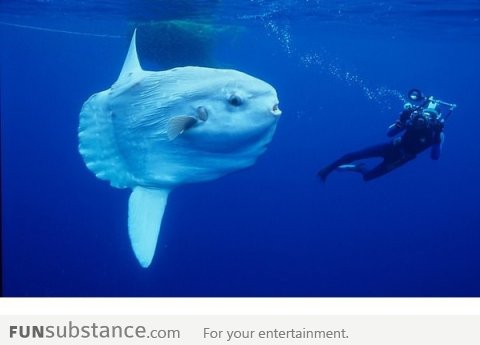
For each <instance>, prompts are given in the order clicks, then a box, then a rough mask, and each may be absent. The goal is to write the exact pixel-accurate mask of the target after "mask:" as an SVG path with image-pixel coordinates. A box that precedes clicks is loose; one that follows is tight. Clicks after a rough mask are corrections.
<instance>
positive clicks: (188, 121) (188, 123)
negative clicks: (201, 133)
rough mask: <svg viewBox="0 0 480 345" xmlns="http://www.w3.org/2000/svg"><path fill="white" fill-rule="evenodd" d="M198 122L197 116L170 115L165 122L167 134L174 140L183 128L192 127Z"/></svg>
mask: <svg viewBox="0 0 480 345" xmlns="http://www.w3.org/2000/svg"><path fill="white" fill-rule="evenodd" d="M197 122H198V120H197V118H195V117H193V116H187V115H180V116H175V117H172V118H171V119H170V120H169V121H168V124H167V136H168V139H169V140H174V139H175V138H176V137H178V136H179V135H180V134H182V133H183V132H184V131H185V130H187V129H189V128H190V127H192V126H193V125H194V124H196V123H197Z"/></svg>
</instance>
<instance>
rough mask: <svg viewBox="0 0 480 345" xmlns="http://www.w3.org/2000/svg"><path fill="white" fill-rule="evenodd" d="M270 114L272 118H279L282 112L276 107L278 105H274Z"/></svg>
mask: <svg viewBox="0 0 480 345" xmlns="http://www.w3.org/2000/svg"><path fill="white" fill-rule="evenodd" d="M270 112H271V113H272V114H273V115H274V116H280V115H281V114H282V111H281V110H280V108H279V107H278V103H275V104H274V105H273V107H272V109H271V110H270Z"/></svg>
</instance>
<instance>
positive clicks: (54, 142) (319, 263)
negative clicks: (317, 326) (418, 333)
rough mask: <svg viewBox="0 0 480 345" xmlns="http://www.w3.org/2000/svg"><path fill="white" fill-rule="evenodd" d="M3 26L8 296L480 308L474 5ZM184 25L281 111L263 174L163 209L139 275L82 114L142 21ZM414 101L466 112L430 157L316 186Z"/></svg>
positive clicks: (152, 7) (46, 7)
mask: <svg viewBox="0 0 480 345" xmlns="http://www.w3.org/2000/svg"><path fill="white" fill-rule="evenodd" d="M132 3H133V4H132ZM332 3H334V4H332ZM0 13H1V14H0V44H1V49H0V59H1V60H0V61H1V71H0V73H1V84H0V87H1V121H2V122H1V126H2V128H1V140H2V141H1V149H2V152H1V153H2V161H1V163H2V253H3V255H2V259H3V260H2V266H3V294H4V295H5V296H322V297H323V296H327V297H328V296H334V297H339V296H376V297H377V296H394V297H396V296H444V297H447V296H455V297H456V296H480V251H479V247H480V212H479V201H478V196H479V195H480V183H479V181H478V177H479V176H480V145H479V141H478V130H479V128H480V117H479V116H480V113H479V108H478V97H479V95H480V82H479V80H480V68H479V65H478V62H479V61H480V45H479V44H478V42H479V39H480V4H479V2H478V1H388V2H371V1H368V2H367V1H341V2H331V1H299V0H297V1H261V0H258V1H253V0H252V1H243V2H239V1H233V0H229V1H156V2H155V1H153V2H152V1H140V2H136V3H134V2H133V1H120V0H117V1H113V0H110V1H82V2H76V1H73V0H72V1H66V0H64V1H60V0H51V1H3V0H2V2H1V3H0ZM178 18H181V19H185V20H192V21H197V20H200V21H202V20H205V18H208V22H209V23H210V24H211V25H213V26H214V27H216V28H220V27H222V28H224V27H226V26H228V29H227V30H226V31H222V33H214V34H212V35H214V37H212V42H213V43H212V45H211V47H210V48H209V49H210V53H211V56H210V59H209V66H211V67H228V68H235V69H238V70H241V71H244V72H246V73H249V74H251V75H254V76H256V77H258V78H261V79H264V80H266V81H267V82H269V83H270V84H272V85H273V86H274V87H275V88H276V90H277V92H278V95H279V99H280V108H281V109H282V111H283V114H282V117H281V119H280V121H279V125H278V128H277V132H276V134H275V137H274V139H273V141H272V143H271V144H270V146H269V148H268V150H267V151H266V153H265V154H264V155H263V156H262V157H261V158H260V159H259V161H258V162H257V164H256V165H254V166H252V167H251V168H249V169H247V170H244V171H240V172H238V173H235V174H232V175H229V176H226V177H224V178H221V179H219V180H216V181H212V182H209V183H203V184H196V185H187V186H182V187H181V188H178V189H177V190H175V191H174V192H173V193H172V194H171V196H170V200H169V204H168V206H167V210H166V213H165V217H164V221H163V227H162V231H161V234H160V239H159V244H158V247H157V253H156V256H155V258H154V261H153V263H152V265H151V267H150V268H148V269H143V268H141V267H140V266H139V265H138V263H137V261H136V259H135V257H134V255H133V253H132V251H131V248H130V243H129V239H128V234H127V200H128V195H129V191H127V190H119V189H114V188H112V187H110V186H109V185H108V183H106V182H104V181H100V180H99V179H97V178H95V176H94V175H93V174H92V173H91V172H90V171H89V170H88V169H87V168H86V167H85V165H84V163H83V161H82V158H81V156H80V155H79V153H78V148H77V145H78V142H77V126H78V116H79V111H80V108H81V106H82V104H83V102H84V101H85V100H86V99H87V98H88V97H89V96H90V95H91V94H93V93H95V92H98V91H101V90H104V89H106V88H108V87H110V85H111V84H112V83H113V82H114V81H115V80H116V78H117V76H118V73H119V71H120V68H121V66H122V63H123V60H124V57H125V54H126V50H127V48H128V44H129V40H130V35H131V31H132V28H133V26H134V25H135V23H136V22H142V21H143V22H145V21H151V20H168V19H178ZM132 23H133V24H132ZM164 67H165V68H170V67H172V66H164ZM412 87H416V88H420V89H421V90H423V91H424V92H425V93H427V94H429V95H434V96H436V97H438V98H440V99H443V100H445V101H449V102H454V103H457V104H458V108H457V109H456V110H455V112H454V113H453V114H452V116H451V117H450V118H449V120H448V122H447V124H446V130H445V134H446V142H445V145H444V151H443V153H442V157H441V159H440V160H439V161H431V160H430V159H429V155H428V153H423V154H421V155H420V156H419V157H418V158H417V159H416V160H414V161H412V162H410V163H409V164H407V165H405V166H404V167H401V168H399V169H398V170H395V171H393V172H392V173H390V174H388V175H386V176H384V177H382V178H379V179H378V180H374V181H371V182H368V183H365V182H363V181H362V180H361V178H360V176H358V175H356V174H347V173H344V174H340V173H333V174H332V175H331V176H330V178H329V180H328V181H327V183H326V184H325V185H324V184H322V183H320V182H319V181H318V180H317V179H316V176H315V174H316V171H317V170H318V169H319V168H320V167H322V166H324V165H325V164H327V163H329V162H330V161H331V160H333V159H336V158H337V157H338V156H340V155H342V154H344V153H346V152H348V151H351V150H354V149H359V148H362V147H365V146H367V145H371V144H376V143H380V142H383V141H385V140H387V137H386V135H385V132H386V128H387V127H388V125H390V124H391V123H392V122H393V121H394V120H395V119H396V116H397V115H398V112H399V111H400V109H401V107H402V105H403V101H404V100H405V96H404V95H405V93H406V92H407V91H408V90H409V89H410V88H412Z"/></svg>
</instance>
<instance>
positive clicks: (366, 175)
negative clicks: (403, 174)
mask: <svg viewBox="0 0 480 345" xmlns="http://www.w3.org/2000/svg"><path fill="white" fill-rule="evenodd" d="M415 157H416V156H415V155H408V154H403V153H402V152H401V151H399V150H395V151H392V152H391V153H390V154H389V155H387V156H386V157H385V159H384V160H383V162H381V163H380V164H379V165H377V166H376V167H375V168H373V169H370V170H368V171H364V172H363V180H364V181H370V180H373V179H374V178H377V177H380V176H383V175H385V174H387V173H389V172H390V171H392V170H394V169H396V168H398V167H400V166H402V165H404V164H405V163H407V162H409V161H411V160H412V159H414V158H415Z"/></svg>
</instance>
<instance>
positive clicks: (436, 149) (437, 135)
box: [430, 122, 445, 160]
mask: <svg viewBox="0 0 480 345" xmlns="http://www.w3.org/2000/svg"><path fill="white" fill-rule="evenodd" d="M444 140H445V134H443V122H439V124H438V127H437V129H436V130H435V132H434V133H433V145H432V149H431V151H430V157H431V158H432V159H434V160H438V159H439V158H440V153H441V152H442V145H443V141H444Z"/></svg>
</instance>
